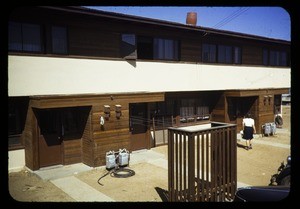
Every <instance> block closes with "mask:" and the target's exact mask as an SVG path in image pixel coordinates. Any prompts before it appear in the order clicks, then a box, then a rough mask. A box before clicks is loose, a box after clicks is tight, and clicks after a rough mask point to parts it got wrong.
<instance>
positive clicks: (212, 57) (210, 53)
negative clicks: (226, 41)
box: [202, 44, 217, 62]
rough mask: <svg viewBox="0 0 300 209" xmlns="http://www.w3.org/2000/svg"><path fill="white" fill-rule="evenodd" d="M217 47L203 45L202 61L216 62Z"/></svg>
mask: <svg viewBox="0 0 300 209" xmlns="http://www.w3.org/2000/svg"><path fill="white" fill-rule="evenodd" d="M216 48H217V47H216V45H213V44H203V46H202V60H203V62H216Z"/></svg>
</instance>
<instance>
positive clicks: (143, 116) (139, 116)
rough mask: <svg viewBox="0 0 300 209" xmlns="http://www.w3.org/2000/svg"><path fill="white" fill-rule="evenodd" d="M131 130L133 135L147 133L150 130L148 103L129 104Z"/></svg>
mask: <svg viewBox="0 0 300 209" xmlns="http://www.w3.org/2000/svg"><path fill="white" fill-rule="evenodd" d="M129 111H130V113H129V114H130V119H129V129H130V132H131V133H132V134H140V133H145V132H146V131H147V129H148V117H147V103H136V104H129Z"/></svg>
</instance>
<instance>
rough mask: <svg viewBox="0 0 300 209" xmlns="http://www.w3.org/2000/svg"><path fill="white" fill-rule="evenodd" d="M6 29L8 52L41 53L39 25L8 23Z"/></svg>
mask: <svg viewBox="0 0 300 209" xmlns="http://www.w3.org/2000/svg"><path fill="white" fill-rule="evenodd" d="M8 27H9V28H8V50H10V51H26V52H42V44H41V42H42V41H41V27H40V25H36V24H25V23H17V22H9V26H8Z"/></svg>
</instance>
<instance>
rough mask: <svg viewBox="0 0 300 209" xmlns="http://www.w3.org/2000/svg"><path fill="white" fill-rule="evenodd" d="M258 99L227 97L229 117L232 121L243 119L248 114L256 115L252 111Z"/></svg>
mask: <svg viewBox="0 0 300 209" xmlns="http://www.w3.org/2000/svg"><path fill="white" fill-rule="evenodd" d="M256 99H257V97H227V103H228V116H229V118H230V120H235V119H236V118H243V117H244V116H245V115H246V114H247V113H251V114H252V116H253V115H254V113H253V112H251V110H252V109H253V108H252V107H253V105H254V103H255V101H256Z"/></svg>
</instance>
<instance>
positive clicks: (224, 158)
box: [168, 122, 237, 202]
mask: <svg viewBox="0 0 300 209" xmlns="http://www.w3.org/2000/svg"><path fill="white" fill-rule="evenodd" d="M236 137H237V133H236V125H235V124H227V123H219V122H210V123H207V124H205V125H198V126H187V127H179V128H174V127H171V128H168V191H169V201H184V202H186V201H188V202H190V201H191V202H193V201H213V202H224V201H231V200H233V198H234V194H235V192H236V188H237V182H236V181H237V158H236V156H237V153H236Z"/></svg>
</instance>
